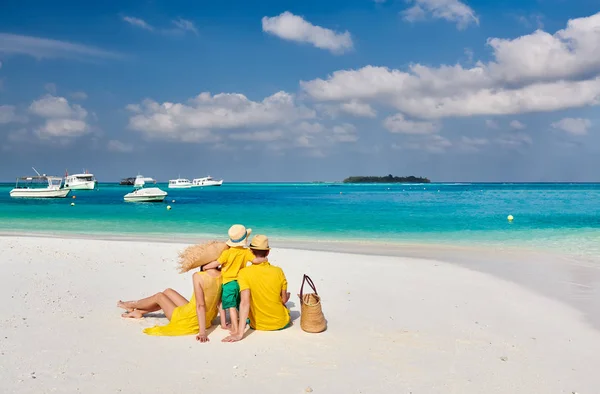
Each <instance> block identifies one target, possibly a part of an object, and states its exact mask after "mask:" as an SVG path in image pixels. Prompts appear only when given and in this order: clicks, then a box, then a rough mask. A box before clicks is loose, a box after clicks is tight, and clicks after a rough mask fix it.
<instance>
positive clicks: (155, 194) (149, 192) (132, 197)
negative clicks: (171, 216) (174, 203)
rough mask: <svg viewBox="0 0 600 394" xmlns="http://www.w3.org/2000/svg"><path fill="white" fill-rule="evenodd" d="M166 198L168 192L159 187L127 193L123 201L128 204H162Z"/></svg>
mask: <svg viewBox="0 0 600 394" xmlns="http://www.w3.org/2000/svg"><path fill="white" fill-rule="evenodd" d="M165 197H167V192H165V191H163V190H160V189H159V188H158V187H147V188H140V189H136V190H134V191H132V192H131V193H127V194H126V195H125V197H124V198H123V199H124V200H125V201H127V202H161V201H163V200H164V199H165Z"/></svg>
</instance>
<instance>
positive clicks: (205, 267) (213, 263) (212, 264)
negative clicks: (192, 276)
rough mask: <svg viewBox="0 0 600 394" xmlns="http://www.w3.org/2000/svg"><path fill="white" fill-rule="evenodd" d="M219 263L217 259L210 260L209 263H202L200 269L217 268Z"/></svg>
mask: <svg viewBox="0 0 600 394" xmlns="http://www.w3.org/2000/svg"><path fill="white" fill-rule="evenodd" d="M219 265H221V263H219V262H218V261H217V260H215V261H211V262H210V263H208V264H206V265H203V266H202V268H201V271H206V270H209V269H213V268H217V267H218V266H219Z"/></svg>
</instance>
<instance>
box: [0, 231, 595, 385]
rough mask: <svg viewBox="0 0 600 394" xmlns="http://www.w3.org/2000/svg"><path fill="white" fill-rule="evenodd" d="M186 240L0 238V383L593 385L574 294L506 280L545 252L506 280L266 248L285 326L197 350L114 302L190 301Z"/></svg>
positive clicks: (538, 267) (585, 326) (423, 264)
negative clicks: (321, 316)
mask: <svg viewBox="0 0 600 394" xmlns="http://www.w3.org/2000/svg"><path fill="white" fill-rule="evenodd" d="M275 246H277V245H275ZM183 247H185V245H183V244H169V243H156V242H141V241H140V242H137V241H106V240H82V239H58V238H34V237H0V278H1V281H0V283H1V286H0V300H2V304H1V305H0V382H1V385H2V389H1V391H2V392H3V393H75V392H82V393H117V392H122V393H146V394H147V393H193V392H194V393H195V392H202V393H221V392H232V391H233V390H241V391H242V392H245V393H304V392H307V391H311V390H312V392H314V393H407V394H408V393H413V394H417V393H419V394H420V393H478V394H480V393H544V394H546V393H566V394H571V393H573V392H577V393H580V394H591V393H597V392H598V391H599V388H600V375H599V374H598V371H597V369H598V365H600V331H599V329H598V327H597V326H596V325H595V324H594V320H593V319H591V318H590V315H586V313H585V312H584V311H583V310H581V309H578V308H577V305H579V304H578V302H579V301H581V300H577V299H576V298H577V297H575V298H574V302H569V300H561V297H560V296H557V297H554V296H551V295H549V294H545V293H544V291H539V288H536V287H535V286H531V287H529V286H528V285H527V284H526V283H520V282H519V280H510V277H513V278H517V279H518V278H522V277H524V276H527V277H532V278H538V276H540V275H537V273H538V272H545V271H544V267H543V261H536V262H532V261H529V260H528V259H523V260H522V261H520V269H521V270H522V271H518V270H517V269H516V268H515V267H516V266H517V265H516V264H514V262H513V263H511V265H510V267H511V268H510V269H509V270H511V271H510V272H511V273H510V275H506V276H505V277H503V275H492V273H493V271H494V269H489V270H487V271H489V272H491V273H486V272H485V271H486V269H481V270H479V269H477V268H475V269H474V265H471V266H468V265H463V266H461V265H458V264H456V263H455V262H452V263H450V262H443V261H438V260H427V259H417V258H412V257H411V258H406V257H390V256H387V257H384V256H375V255H360V254H342V253H333V252H324V251H307V250H295V249H278V248H275V249H274V250H273V251H272V255H271V262H272V264H275V265H278V266H280V267H282V268H283V269H284V271H285V273H286V276H287V279H288V282H289V288H290V291H291V292H292V294H293V296H292V299H291V302H290V304H289V305H290V309H291V311H292V317H293V318H294V319H296V320H295V324H294V326H292V327H291V328H290V329H286V330H283V331H279V332H258V331H256V332H253V331H250V334H249V335H247V337H246V338H245V339H244V340H243V341H241V342H239V343H233V344H231V343H222V342H221V339H222V338H224V337H225V336H226V332H225V331H223V330H221V329H220V328H218V327H217V328H216V329H215V330H214V331H212V332H211V333H210V334H209V338H210V342H209V343H206V344H201V343H198V342H196V341H195V339H194V336H185V337H151V336H146V335H144V334H143V333H142V329H143V328H145V327H149V326H153V325H155V324H164V323H166V319H164V318H161V317H152V318H147V319H144V320H130V319H123V318H121V317H120V314H121V310H119V309H118V308H117V307H116V305H115V304H116V301H117V300H118V299H135V298H140V297H143V296H147V295H150V294H152V293H155V292H157V291H160V290H163V289H165V288H167V287H172V288H174V289H176V290H177V291H179V292H180V293H182V294H183V295H185V296H186V297H189V296H190V295H191V293H192V287H191V281H190V274H185V275H181V274H178V273H177V272H176V269H175V262H176V260H177V252H178V251H180V250H182V249H183ZM495 257H496V259H498V256H497V255H496V256H495ZM475 259H477V260H479V262H480V264H481V265H482V266H484V265H485V261H487V260H486V256H483V255H478V256H472V260H475ZM449 260H450V259H449ZM588 268H589V270H591V271H590V272H592V273H595V275H596V276H593V274H589V273H588V274H586V275H584V276H583V277H582V278H581V282H582V283H576V284H575V285H576V286H587V287H585V288H584V289H583V291H582V292H581V293H580V296H581V297H583V298H586V299H588V300H590V299H595V300H597V299H598V298H599V297H600V295H599V293H598V290H597V289H598V276H597V273H598V269H597V268H595V267H588ZM495 270H497V271H501V269H499V268H495ZM532 270H533V271H534V273H533V274H532ZM513 271H514V272H513ZM521 272H523V274H522V273H521ZM304 273H306V274H308V275H310V276H311V277H312V278H313V280H314V281H315V284H316V285H317V289H318V291H319V293H320V294H321V296H322V298H323V309H324V312H325V316H326V318H327V319H328V324H329V326H328V330H327V331H326V332H324V333H321V334H308V333H304V332H303V331H302V330H301V329H300V325H299V320H298V316H299V310H300V307H299V303H298V297H297V296H295V294H296V293H297V292H298V290H299V286H300V281H301V279H302V275H303V274H304ZM564 281H566V282H569V283H572V282H573V279H572V278H571V279H570V278H565V279H564ZM586 281H587V282H586ZM583 282H586V283H583ZM540 288H541V287H540ZM596 311H597V310H596ZM592 312H593V311H592ZM157 315H159V316H160V313H158V314H157Z"/></svg>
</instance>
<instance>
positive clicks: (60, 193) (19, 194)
mask: <svg viewBox="0 0 600 394" xmlns="http://www.w3.org/2000/svg"><path fill="white" fill-rule="evenodd" d="M70 191H71V190H69V189H56V190H46V189H12V190H11V191H10V196H11V197H15V198H65V197H67V196H68V195H69V192H70Z"/></svg>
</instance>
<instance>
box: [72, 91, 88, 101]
mask: <svg viewBox="0 0 600 394" xmlns="http://www.w3.org/2000/svg"><path fill="white" fill-rule="evenodd" d="M71 98H72V99H74V100H85V99H87V98H88V95H87V93H85V92H73V93H71Z"/></svg>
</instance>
